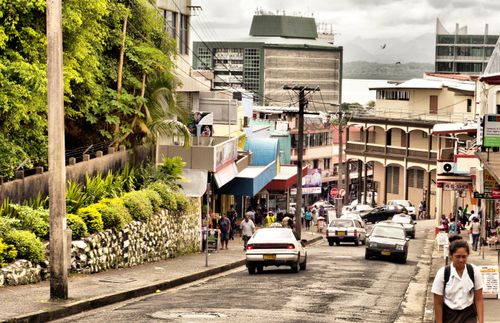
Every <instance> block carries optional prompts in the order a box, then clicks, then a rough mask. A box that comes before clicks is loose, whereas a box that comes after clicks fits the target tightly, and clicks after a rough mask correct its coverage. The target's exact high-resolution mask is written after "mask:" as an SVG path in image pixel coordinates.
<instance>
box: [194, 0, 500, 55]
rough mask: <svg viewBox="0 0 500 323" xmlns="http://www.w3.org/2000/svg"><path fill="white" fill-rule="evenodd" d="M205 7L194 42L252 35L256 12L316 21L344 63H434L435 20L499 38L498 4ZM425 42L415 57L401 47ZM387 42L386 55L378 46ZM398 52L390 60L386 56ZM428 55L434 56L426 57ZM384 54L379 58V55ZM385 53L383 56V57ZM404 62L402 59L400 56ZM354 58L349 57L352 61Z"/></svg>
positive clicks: (396, 1)
mask: <svg viewBox="0 0 500 323" xmlns="http://www.w3.org/2000/svg"><path fill="white" fill-rule="evenodd" d="M192 2H193V5H199V6H201V7H202V8H203V10H202V11H200V12H198V13H197V16H194V17H192V26H193V27H194V29H195V32H193V33H192V37H193V39H195V40H196V39H197V38H203V40H224V39H231V38H238V37H241V36H246V35H248V31H249V29H250V24H251V21H252V16H253V15H254V13H255V11H256V9H257V8H261V9H263V10H267V11H270V12H274V13H275V12H277V11H279V12H280V13H282V12H283V10H285V13H286V14H288V15H302V16H309V17H310V16H314V18H315V19H316V22H317V23H318V22H321V23H327V24H331V26H332V27H333V31H334V33H335V34H336V35H335V43H336V45H339V46H344V50H345V56H344V58H345V59H346V61H349V60H355V57H356V58H357V56H356V55H358V56H359V55H361V54H360V51H365V52H366V53H363V54H362V55H361V56H360V57H364V56H363V55H365V56H366V55H372V56H371V58H372V59H373V60H377V57H380V58H379V60H382V61H384V60H386V61H390V60H392V59H397V60H401V61H405V62H410V61H413V62H419V61H420V62H432V61H433V57H434V37H435V36H434V35H435V30H436V18H438V17H439V19H440V20H441V22H442V24H443V25H444V27H445V28H446V29H448V31H451V32H454V30H455V24H456V23H459V24H460V26H464V25H466V26H468V33H469V34H482V33H484V27H485V24H486V23H488V24H489V34H496V35H498V34H500V19H499V18H498V17H499V14H500V2H499V1H486V0H193V1H192ZM413 40H415V41H420V42H424V44H423V46H420V48H419V49H418V50H416V53H415V54H413V55H412V54H410V52H409V51H408V50H406V51H405V52H401V51H398V50H397V49H396V48H398V47H402V46H404V47H408V46H411V44H412V43H414V42H413ZM384 43H386V44H387V46H386V48H385V49H384V52H383V53H382V52H381V48H380V45H379V44H384ZM391 50H392V53H394V55H389V54H388V53H391ZM427 51H430V53H427ZM379 52H380V53H379ZM379 54H381V55H379ZM398 55H399V56H401V55H402V56H405V57H399V56H398ZM349 56H350V57H349Z"/></svg>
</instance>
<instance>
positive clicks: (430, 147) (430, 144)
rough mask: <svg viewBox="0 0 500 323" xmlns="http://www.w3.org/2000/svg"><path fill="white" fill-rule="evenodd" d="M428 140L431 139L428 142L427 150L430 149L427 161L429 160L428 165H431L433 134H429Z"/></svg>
mask: <svg viewBox="0 0 500 323" xmlns="http://www.w3.org/2000/svg"><path fill="white" fill-rule="evenodd" d="M427 138H428V139H429V140H428V143H427V148H428V152H427V160H428V162H427V163H428V165H429V163H430V160H431V155H432V153H431V150H432V135H431V134H429V133H428V134H427Z"/></svg>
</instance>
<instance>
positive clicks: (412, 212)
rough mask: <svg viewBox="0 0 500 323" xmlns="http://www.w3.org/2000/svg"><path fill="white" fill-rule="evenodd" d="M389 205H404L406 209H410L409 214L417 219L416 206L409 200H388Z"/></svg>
mask: <svg viewBox="0 0 500 323" xmlns="http://www.w3.org/2000/svg"><path fill="white" fill-rule="evenodd" d="M387 205H391V206H402V207H404V208H405V209H406V211H408V214H409V215H411V217H412V218H413V220H415V218H416V215H417V213H416V210H415V206H414V205H413V204H411V202H410V201H408V200H390V201H388V202H387Z"/></svg>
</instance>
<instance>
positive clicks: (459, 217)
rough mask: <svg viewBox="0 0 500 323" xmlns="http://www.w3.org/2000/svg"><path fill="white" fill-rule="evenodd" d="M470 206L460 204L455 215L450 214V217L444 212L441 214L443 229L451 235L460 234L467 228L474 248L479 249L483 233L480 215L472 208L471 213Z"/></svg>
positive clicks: (474, 249)
mask: <svg viewBox="0 0 500 323" xmlns="http://www.w3.org/2000/svg"><path fill="white" fill-rule="evenodd" d="M468 208H469V205H468V204H467V205H466V206H465V207H464V208H462V207H461V206H459V207H458V209H457V211H456V212H455V215H452V214H450V218H447V217H446V216H445V215H444V214H443V215H441V220H440V224H441V229H442V230H444V231H445V232H447V233H448V235H449V236H454V235H458V234H460V233H461V232H462V231H463V230H467V231H468V232H469V235H470V240H471V243H472V250H473V251H477V249H478V247H479V239H480V235H481V222H480V215H479V214H476V213H474V210H471V212H470V214H469V213H468V212H467V210H468Z"/></svg>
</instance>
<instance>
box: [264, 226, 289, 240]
mask: <svg viewBox="0 0 500 323" xmlns="http://www.w3.org/2000/svg"><path fill="white" fill-rule="evenodd" d="M291 237H293V233H292V231H291V230H290V229H286V228H271V229H260V230H257V232H256V233H255V238H256V239H272V238H277V239H288V238H291Z"/></svg>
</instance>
